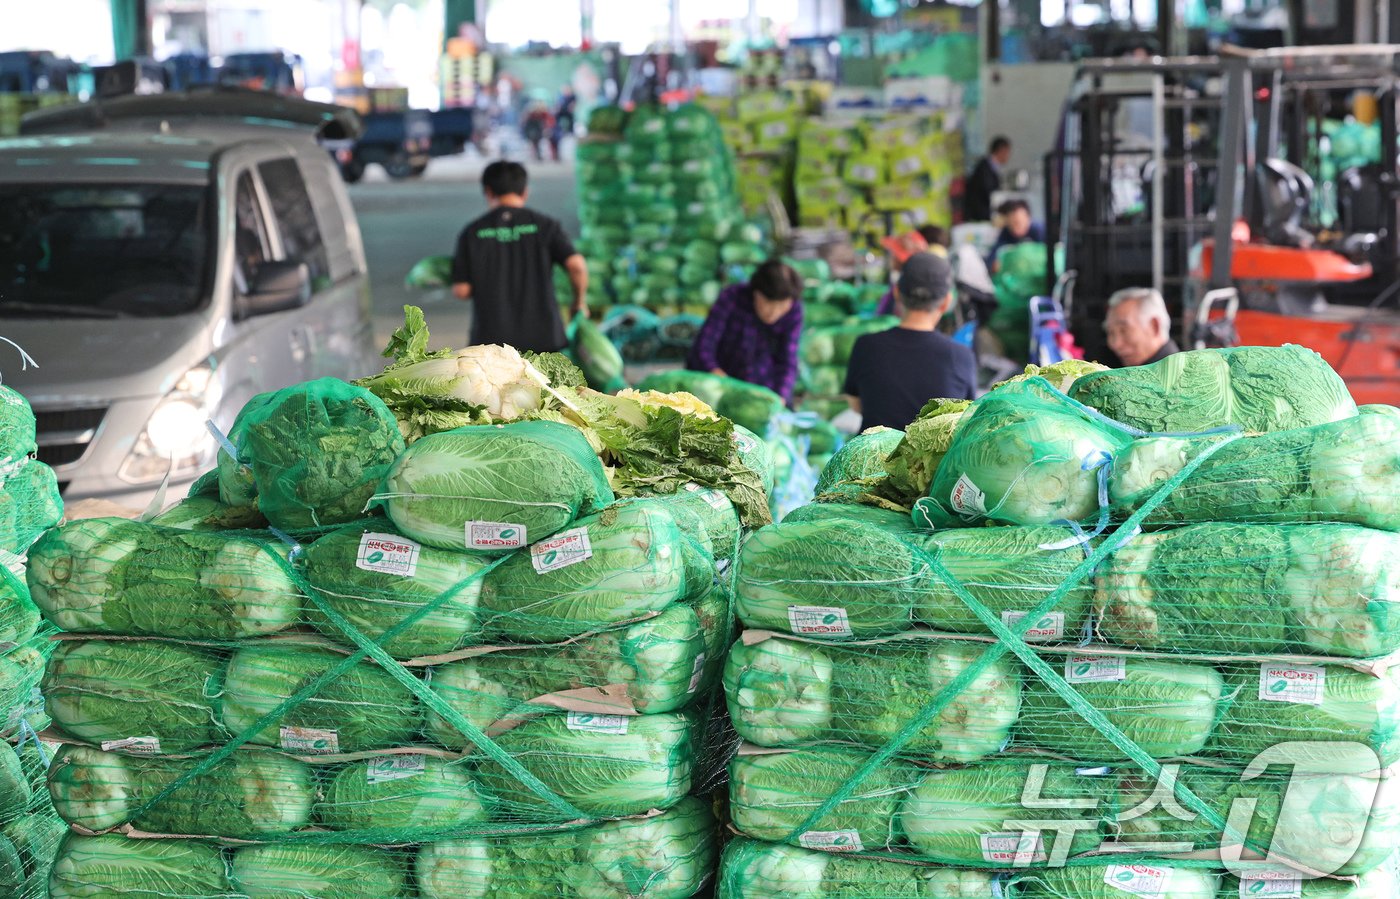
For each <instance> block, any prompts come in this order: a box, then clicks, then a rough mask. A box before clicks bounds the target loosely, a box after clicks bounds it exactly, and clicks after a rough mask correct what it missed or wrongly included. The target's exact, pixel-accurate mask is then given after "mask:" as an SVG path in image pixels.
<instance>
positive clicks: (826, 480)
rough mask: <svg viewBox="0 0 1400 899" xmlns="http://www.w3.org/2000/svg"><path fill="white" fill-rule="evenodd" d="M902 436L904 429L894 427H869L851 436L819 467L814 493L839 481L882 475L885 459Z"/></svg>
mask: <svg viewBox="0 0 1400 899" xmlns="http://www.w3.org/2000/svg"><path fill="white" fill-rule="evenodd" d="M903 439H904V432H903V431H899V430H896V429H894V428H871V429H870V430H868V431H866V432H865V433H863V434H859V435H857V436H855V437H852V438H851V439H850V440H848V441H846V444H845V445H844V446H842V447H841V448H840V449H839V450H837V451H836V454H835V455H834V456H832V458H831V461H830V462H828V463H826V467H825V468H823V469H822V472H821V476H820V477H818V478H817V495H818V496H821V495H822V494H823V493H826V492H828V491H830V490H831V489H832V488H833V487H835V486H836V485H838V484H842V483H845V482H848V481H859V480H862V479H864V478H872V477H876V476H880V475H883V474H884V473H885V461H886V460H887V459H888V458H889V456H890V453H892V452H894V449H895V447H897V446H899V443H900V441H901V440H903Z"/></svg>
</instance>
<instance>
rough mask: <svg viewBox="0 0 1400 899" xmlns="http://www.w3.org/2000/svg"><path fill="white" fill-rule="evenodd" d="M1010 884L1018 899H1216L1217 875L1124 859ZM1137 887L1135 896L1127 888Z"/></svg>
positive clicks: (1019, 878)
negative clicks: (1132, 898) (1137, 898)
mask: <svg viewBox="0 0 1400 899" xmlns="http://www.w3.org/2000/svg"><path fill="white" fill-rule="evenodd" d="M1012 883H1013V884H1014V886H1013V889H1014V891H1015V895H1016V896H1017V897H1018V899H1068V897H1073V899H1125V897H1127V896H1132V895H1135V894H1136V895H1144V894H1143V892H1142V889H1150V890H1152V891H1153V892H1150V893H1147V894H1146V895H1149V896H1152V897H1154V899H1217V896H1216V891H1217V890H1218V889H1219V888H1220V874H1219V873H1218V872H1216V871H1212V870H1210V869H1209V868H1199V867H1181V866H1177V867H1173V866H1172V865H1170V864H1167V863H1163V862H1156V861H1153V862H1135V861H1127V860H1125V861H1124V862H1123V863H1121V864H1108V865H1104V866H1099V865H1097V864H1095V865H1082V866H1081V865H1075V866H1072V867H1065V868H1055V869H1051V870H1047V871H1035V872H1032V873H1027V874H1021V875H1018V876H1017V877H1015V878H1014V880H1013V881H1012ZM1125 885H1126V886H1125ZM1139 885H1140V888H1139V889H1137V891H1136V893H1135V892H1134V890H1130V889H1128V888H1127V887H1129V886H1131V887H1139Z"/></svg>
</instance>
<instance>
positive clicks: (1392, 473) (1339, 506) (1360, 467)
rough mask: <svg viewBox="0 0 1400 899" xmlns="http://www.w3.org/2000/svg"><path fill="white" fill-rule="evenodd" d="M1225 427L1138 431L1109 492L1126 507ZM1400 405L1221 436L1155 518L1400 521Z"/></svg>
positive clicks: (1121, 510) (1382, 524) (1389, 524)
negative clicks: (1196, 432) (1188, 432)
mask: <svg viewBox="0 0 1400 899" xmlns="http://www.w3.org/2000/svg"><path fill="white" fill-rule="evenodd" d="M1219 439H1220V438H1219V437H1210V436H1205V437H1150V438H1143V439H1141V440H1137V441H1134V442H1133V444H1132V446H1130V447H1129V448H1128V450H1127V452H1126V453H1124V454H1123V455H1122V456H1121V457H1120V458H1119V459H1118V460H1117V461H1116V463H1115V465H1114V469H1113V478H1112V480H1111V482H1110V485H1109V487H1110V494H1111V498H1112V501H1113V504H1114V508H1115V510H1116V511H1117V513H1118V514H1119V515H1122V516H1126V515H1127V514H1130V513H1131V512H1133V511H1136V509H1137V508H1138V507H1139V506H1140V505H1141V503H1142V502H1143V501H1144V500H1146V499H1147V498H1148V497H1150V496H1151V495H1152V494H1153V493H1154V492H1155V491H1156V490H1157V489H1158V488H1159V487H1160V486H1161V485H1162V484H1163V483H1164V482H1165V481H1166V480H1167V479H1169V478H1171V477H1172V476H1173V475H1175V474H1177V473H1178V472H1179V471H1181V469H1182V468H1183V467H1185V465H1186V464H1187V462H1189V461H1191V460H1192V459H1194V458H1196V457H1197V456H1199V455H1201V454H1202V453H1203V452H1205V451H1207V450H1210V449H1212V448H1213V445H1214V444H1215V443H1216V442H1217V441H1219ZM1397 447H1400V410H1397V409H1396V408H1395V407H1394V406H1362V407H1361V408H1360V410H1359V414H1357V415H1354V416H1351V417H1348V418H1342V419H1340V420H1338V421H1333V422H1327V423H1325V424H1319V425H1314V426H1312V427H1305V428H1293V429H1290V430H1282V431H1274V432H1271V433H1267V434H1260V435H1257V436H1245V437H1241V438H1239V439H1237V440H1232V441H1230V442H1229V443H1228V444H1226V445H1224V446H1221V447H1219V448H1218V450H1217V451H1215V452H1214V453H1213V454H1212V455H1211V456H1210V458H1208V459H1207V460H1205V462H1204V463H1203V464H1202V465H1201V466H1200V467H1199V468H1198V469H1196V471H1195V472H1193V473H1192V475H1191V476H1190V477H1189V478H1187V479H1186V481H1185V482H1183V483H1182V484H1181V485H1180V486H1178V487H1177V488H1176V489H1175V490H1173V491H1172V493H1171V495H1169V496H1168V497H1167V498H1166V501H1165V502H1163V503H1162V504H1161V505H1160V506H1158V507H1157V509H1156V510H1155V511H1154V512H1153V514H1152V515H1151V516H1150V517H1149V518H1148V519H1147V524H1148V525H1150V526H1165V525H1175V524H1185V523H1191V522H1198V521H1222V520H1223V521H1248V522H1281V523H1298V522H1308V521H1319V522H1323V521H1331V522H1346V523H1350V524H1359V525H1365V526H1366V527H1371V528H1380V529H1383V530H1389V531H1394V530H1400V511H1397V510H1400V504H1397V503H1396V497H1397V496H1400V449H1397Z"/></svg>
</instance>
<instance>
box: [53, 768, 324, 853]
mask: <svg viewBox="0 0 1400 899" xmlns="http://www.w3.org/2000/svg"><path fill="white" fill-rule="evenodd" d="M196 763H197V762H196V761H193V760H175V759H165V758H138V757H135V756H125V755H118V754H116V753H111V752H102V751H101V750H98V749H93V748H91V747H86V746H66V747H64V748H63V749H62V750H61V751H60V752H59V753H58V755H57V756H56V757H55V758H54V761H53V764H52V765H51V766H50V768H49V774H48V784H49V795H50V796H51V797H52V799H53V804H54V809H55V810H57V812H58V814H59V815H60V816H61V817H62V818H63V820H65V821H67V822H68V823H70V824H75V825H78V826H80V827H83V828H86V829H87V830H91V831H104V830H110V829H113V828H116V827H120V826H122V825H124V824H130V825H132V826H133V827H135V828H136V829H138V830H143V831H146V832H147V833H160V834H188V835H191V836H200V835H210V836H223V837H235V838H253V837H258V836H262V835H268V834H278V833H287V832H290V831H292V830H296V829H298V828H301V827H305V826H306V825H307V824H308V823H309V821H310V819H311V803H312V797H313V795H314V784H313V778H312V775H311V772H310V770H309V769H308V768H307V767H306V766H305V765H303V764H302V763H301V762H297V761H294V760H292V759H290V758H287V757H286V756H282V755H278V754H276V753H271V752H238V753H235V754H234V755H233V756H232V757H230V758H228V759H226V760H224V761H222V762H219V763H218V764H217V765H215V766H214V768H213V769H211V770H210V771H207V772H205V773H204V774H201V775H199V776H198V777H196V778H194V779H193V780H191V781H188V782H187V783H185V784H184V785H183V786H182V787H180V788H179V789H178V790H176V791H175V792H173V793H171V794H170V795H169V796H167V797H165V798H164V799H162V800H161V801H160V802H158V803H156V804H155V805H154V806H152V807H151V808H150V809H147V810H146V811H144V812H142V813H141V814H139V815H138V814H137V812H138V811H140V810H141V809H142V808H143V807H144V806H145V805H146V803H148V802H150V801H151V800H152V799H154V798H155V797H156V795H157V794H158V793H160V792H161V791H162V790H164V789H165V788H166V787H167V786H169V785H170V784H171V783H173V782H174V781H175V779H176V778H178V777H181V776H182V775H184V774H185V773H187V772H188V771H190V770H191V769H192V768H194V767H195V765H196Z"/></svg>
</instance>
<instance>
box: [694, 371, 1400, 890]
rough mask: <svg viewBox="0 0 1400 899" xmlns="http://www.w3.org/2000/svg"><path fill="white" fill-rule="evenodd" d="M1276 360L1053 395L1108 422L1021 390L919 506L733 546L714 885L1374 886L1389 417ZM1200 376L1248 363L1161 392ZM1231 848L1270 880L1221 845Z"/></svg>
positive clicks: (1391, 457)
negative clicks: (736, 833) (721, 816)
mask: <svg viewBox="0 0 1400 899" xmlns="http://www.w3.org/2000/svg"><path fill="white" fill-rule="evenodd" d="M1295 350H1296V348H1283V349H1280V350H1263V351H1259V353H1258V355H1254V356H1251V355H1249V354H1244V351H1243V350H1241V351H1236V352H1235V354H1233V355H1232V354H1205V356H1204V358H1201V357H1200V356H1197V355H1196V354H1187V358H1180V359H1178V360H1177V362H1176V366H1177V368H1176V369H1175V370H1174V371H1168V372H1165V373H1164V372H1162V370H1161V368H1159V367H1149V368H1144V369H1127V370H1122V371H1118V372H1112V373H1104V374H1099V375H1091V376H1089V379H1080V381H1079V382H1078V383H1076V385H1075V387H1074V391H1073V392H1074V394H1075V395H1076V396H1079V397H1081V398H1083V399H1085V400H1086V401H1087V400H1088V399H1091V398H1092V399H1093V400H1094V402H1095V405H1096V406H1099V407H1101V408H1102V409H1103V410H1104V411H1105V412H1106V411H1108V410H1112V411H1113V414H1115V415H1118V416H1119V417H1120V418H1126V419H1128V422H1127V423H1126V424H1125V423H1122V422H1116V421H1113V420H1111V419H1108V418H1107V417H1106V416H1105V414H1104V412H1101V411H1099V410H1098V409H1095V408H1092V407H1088V406H1085V405H1082V404H1080V403H1077V402H1075V401H1073V400H1070V399H1069V398H1067V397H1066V396H1064V395H1063V394H1060V393H1058V391H1056V390H1054V388H1052V387H1051V386H1050V385H1049V384H1048V383H1046V382H1044V381H1042V380H1039V379H1031V380H1029V381H1026V382H1022V383H1020V384H1014V385H1009V386H1007V387H1004V388H999V389H997V390H995V391H993V392H992V393H991V394H989V395H988V396H987V397H986V398H984V399H983V400H981V401H979V403H977V404H975V405H974V406H973V409H972V410H971V412H970V414H969V415H968V416H966V417H965V418H964V420H963V422H962V423H961V424H960V425H959V427H958V430H957V432H956V435H955V437H954V440H953V443H952V446H951V447H950V450H949V452H948V454H947V455H946V456H945V457H944V459H943V460H942V462H941V463H940V464H939V467H938V470H937V472H936V476H935V477H934V479H933V488H932V489H931V495H930V496H929V497H928V498H927V501H924V502H921V503H920V505H919V507H918V508H916V509H915V512H914V515H913V521H912V522H911V521H910V520H909V518H908V517H906V516H903V515H901V514H899V513H897V512H893V511H886V510H882V509H878V508H872V507H868V506H846V507H842V506H840V505H839V504H830V503H828V504H823V505H820V506H814V507H811V508H809V509H804V510H798V512H796V513H794V514H793V515H791V516H789V517H788V518H787V519H786V520H785V521H784V522H783V523H782V524H779V525H775V526H772V527H769V528H765V529H763V530H761V531H758V532H757V533H755V534H754V535H753V537H752V538H751V539H750V540H749V541H748V542H747V543H746V544H745V547H744V550H743V552H742V554H741V557H740V562H739V565H738V571H737V575H736V586H735V593H736V611H737V613H738V615H739V618H740V620H741V622H742V623H743V625H744V626H745V627H746V628H747V630H745V632H744V633H743V634H742V636H741V638H740V640H739V642H738V643H737V644H736V646H735V647H734V649H733V651H732V652H731V655H730V659H729V662H728V664H727V666H726V670H725V691H726V697H727V702H728V705H729V709H730V713H731V716H732V718H733V721H734V725H735V728H736V730H737V731H738V732H739V734H740V736H741V737H743V738H744V739H745V741H747V745H746V746H745V747H744V749H743V750H742V751H741V752H740V754H739V756H738V758H737V759H736V760H735V761H734V763H733V765H732V767H731V811H732V815H733V820H734V824H735V826H736V828H737V829H739V830H740V831H742V832H743V833H744V834H746V835H747V836H749V837H752V838H754V839H755V840H757V841H762V842H757V843H743V844H740V845H739V846H737V847H736V848H734V849H731V850H730V852H729V854H728V856H727V857H726V861H725V863H724V866H723V870H722V876H721V883H722V885H723V887H722V889H724V890H728V891H729V892H728V895H730V896H765V895H778V894H780V895H802V896H813V897H817V896H821V897H827V896H831V897H866V896H869V897H871V899H875V897H903V896H925V895H933V896H940V895H949V896H962V895H992V893H989V892H985V890H987V886H986V885H987V884H988V883H989V882H991V881H996V882H997V884H998V888H999V889H1001V890H1011V891H1013V893H1014V891H1016V890H1020V891H1022V894H1025V895H1055V896H1076V897H1079V896H1099V895H1103V896H1106V897H1114V899H1117V897H1118V896H1120V895H1150V896H1167V897H1192V896H1213V895H1214V894H1215V890H1216V889H1224V890H1226V891H1227V893H1224V894H1222V895H1225V894H1228V895H1289V896H1297V895H1304V896H1312V895H1319V896H1321V895H1328V896H1330V895H1369V893H1366V892H1357V893H1354V894H1353V893H1348V892H1345V890H1346V889H1352V888H1353V887H1351V886H1348V885H1346V884H1343V883H1340V882H1337V881H1332V880H1325V881H1319V882H1318V883H1311V882H1310V881H1309V878H1310V877H1312V876H1314V875H1318V874H1321V875H1335V876H1346V877H1350V876H1361V877H1362V878H1363V882H1366V883H1372V884H1374V883H1379V882H1381V881H1382V880H1383V879H1384V878H1388V877H1393V873H1392V872H1391V871H1390V869H1389V868H1388V867H1387V864H1388V859H1389V857H1390V856H1391V855H1392V853H1393V852H1394V851H1395V847H1396V843H1397V836H1400V783H1397V779H1396V778H1395V777H1394V776H1393V774H1392V766H1394V765H1395V764H1396V763H1397V762H1400V739H1397V727H1400V671H1397V670H1396V669H1394V668H1393V667H1392V665H1391V664H1390V663H1391V662H1392V661H1393V660H1394V657H1393V655H1392V654H1393V653H1394V651H1395V650H1396V648H1397V642H1396V641H1397V638H1400V618H1397V617H1396V615H1395V612H1394V609H1396V608H1397V606H1396V605H1395V602H1396V600H1397V599H1400V592H1398V591H1397V588H1400V570H1397V566H1400V536H1397V535H1396V533H1394V531H1395V529H1396V525H1397V521H1396V518H1395V512H1394V510H1395V508H1396V506H1395V501H1396V499H1397V498H1398V497H1400V490H1397V489H1396V488H1397V486H1400V431H1397V430H1396V427H1397V425H1400V416H1397V414H1396V412H1395V410H1393V409H1388V408H1384V409H1383V408H1375V407H1366V408H1363V409H1361V410H1359V411H1358V410H1357V409H1356V408H1355V406H1354V404H1352V403H1351V401H1350V399H1349V398H1348V397H1347V395H1346V392H1345V388H1344V387H1342V386H1341V382H1340V379H1338V378H1336V376H1335V374H1333V373H1332V372H1331V371H1330V369H1326V367H1325V365H1324V364H1323V363H1321V360H1316V365H1312V362H1311V360H1310V357H1311V359H1315V357H1312V356H1311V354H1307V355H1303V354H1301V353H1298V352H1295ZM1241 354H1244V355H1241ZM1192 357H1195V358H1192ZM1270 357H1272V358H1270ZM1280 358H1284V359H1292V360H1293V361H1295V362H1299V363H1301V364H1299V365H1297V366H1295V367H1293V368H1292V369H1289V368H1287V367H1273V368H1271V367H1270V366H1269V365H1268V364H1266V363H1269V362H1275V361H1277V360H1278V359H1280ZM1221 365H1226V366H1234V367H1236V368H1238V369H1239V370H1238V371H1236V372H1234V376H1233V377H1232V378H1216V379H1213V380H1212V379H1205V378H1199V377H1198V378H1195V379H1193V378H1191V377H1182V374H1183V372H1185V373H1187V374H1192V373H1194V374H1196V375H1200V374H1201V372H1200V371H1199V370H1198V369H1199V368H1201V367H1206V368H1209V367H1210V366H1217V367H1218V366H1221ZM1309 366H1311V368H1310V367H1309ZM1317 366H1321V368H1322V369H1323V370H1319V369H1318V368H1317ZM1251 367H1252V368H1251ZM1271 372H1272V373H1273V374H1272V375H1271V374H1270V373H1271ZM1164 374H1165V375H1166V377H1165V378H1164V377H1163V375H1164ZM1086 380H1088V381H1089V383H1088V384H1086V383H1085V382H1086ZM1115 382H1116V383H1115ZM1144 385H1146V386H1144ZM1212 387H1213V388H1214V389H1215V390H1217V391H1220V390H1225V391H1228V395H1227V396H1226V397H1223V398H1222V397H1221V396H1219V395H1216V396H1214V397H1210V396H1208V391H1209V390H1210V389H1211V388H1212ZM1090 388H1092V390H1091V389H1090ZM1232 426H1233V427H1232ZM1277 426H1281V427H1277ZM1149 427H1151V428H1153V429H1155V430H1156V431H1159V432H1160V431H1175V432H1187V431H1189V432H1210V433H1207V434H1205V435H1203V436H1198V437H1190V438H1180V437H1154V436H1150V435H1147V434H1146V432H1147V430H1148V428H1149ZM1216 429H1220V430H1216ZM1348 435H1350V436H1348ZM856 443H857V442H856V441H853V445H854V444H856ZM930 524H933V525H936V527H937V528H938V529H937V530H930V529H928V525H930ZM804 850H805V852H804ZM813 851H826V852H828V853H830V852H845V853H854V854H855V855H856V856H860V857H862V858H864V857H866V856H871V857H875V858H881V857H891V856H892V857H893V859H894V860H898V861H904V862H916V863H922V864H925V865H931V866H932V867H929V868H920V867H917V866H915V867H908V866H898V867H880V866H878V865H877V864H875V863H871V864H870V865H869V866H868V867H867V866H863V865H862V864H861V863H860V862H859V861H858V860H856V859H854V858H849V859H848V858H846V857H841V858H839V859H837V860H833V859H832V858H830V857H829V856H815V855H810V854H808V853H811V852H813ZM1110 851H1111V852H1115V853H1118V854H1117V855H1114V856H1112V857H1111V858H1108V857H1106V856H1105V855H1104V853H1106V852H1110ZM1241 855H1243V857H1244V858H1245V859H1251V858H1252V859H1256V860H1257V859H1264V858H1267V864H1268V865H1269V866H1270V867H1266V868H1258V867H1255V868H1253V869H1249V870H1244V869H1241V868H1240V867H1239V866H1237V865H1233V864H1227V863H1226V861H1224V859H1230V858H1233V857H1238V856H1241ZM794 858H801V859H806V861H805V862H802V863H801V864H797V863H793V862H791V861H784V860H785V859H786V860H791V859H794ZM1066 865H1068V866H1066ZM1123 866H1127V868H1126V869H1125V868H1124V867H1123ZM1133 866H1137V867H1145V868H1148V869H1151V870H1152V871H1157V872H1158V874H1151V875H1150V876H1148V875H1145V874H1142V872H1137V873H1133V872H1135V871H1136V868H1134V867H1133ZM1227 869H1228V870H1230V871H1231V872H1232V873H1234V874H1239V875H1240V878H1236V879H1230V878H1224V879H1223V881H1222V878H1223V876H1224V874H1225V872H1226V871H1227ZM800 871H806V872H809V873H807V874H801V873H796V872H800ZM881 871H884V872H886V873H885V874H881V873H880V872H881ZM951 872H961V873H958V874H957V876H956V878H955V877H954V874H953V873H951ZM1162 872H1166V873H1162ZM1181 872H1184V873H1181ZM1139 875H1141V876H1139ZM882 877H887V878H889V884H890V885H889V886H880V887H878V888H875V887H871V886H870V884H872V883H877V882H878V883H883V882H884V881H881V880H880V878H882ZM1076 877H1077V878H1080V880H1079V881H1078V882H1076V881H1074V880H1073V878H1076ZM774 878H777V879H776V880H775V879H774ZM804 878H805V880H804ZM950 878H951V879H950ZM1064 878H1070V880H1068V881H1067V880H1064ZM1120 878H1122V879H1121V880H1120ZM1240 879H1242V882H1237V880H1240ZM797 881H803V885H800V886H799V885H798V884H797ZM1222 882H1223V883H1224V886H1223V887H1222V886H1220V884H1221V883H1222ZM1384 882H1385V883H1391V882H1393V881H1391V880H1385V881H1384ZM969 883H970V884H973V885H972V886H971V887H969V886H968V884H969ZM774 884H777V886H774ZM952 884H956V886H953V885H952ZM1261 884H1267V885H1261ZM959 889H961V890H963V892H957V890H959ZM969 889H970V890H972V892H968V890H969ZM1385 889H1387V887H1385V886H1378V887H1374V890H1379V891H1380V892H1381V893H1382V894H1383V893H1384V891H1385ZM977 890H984V892H976V891H977ZM1233 890H1238V891H1237V892H1229V891H1233ZM1268 890H1274V891H1275V892H1268ZM1027 891H1028V892H1027Z"/></svg>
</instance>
